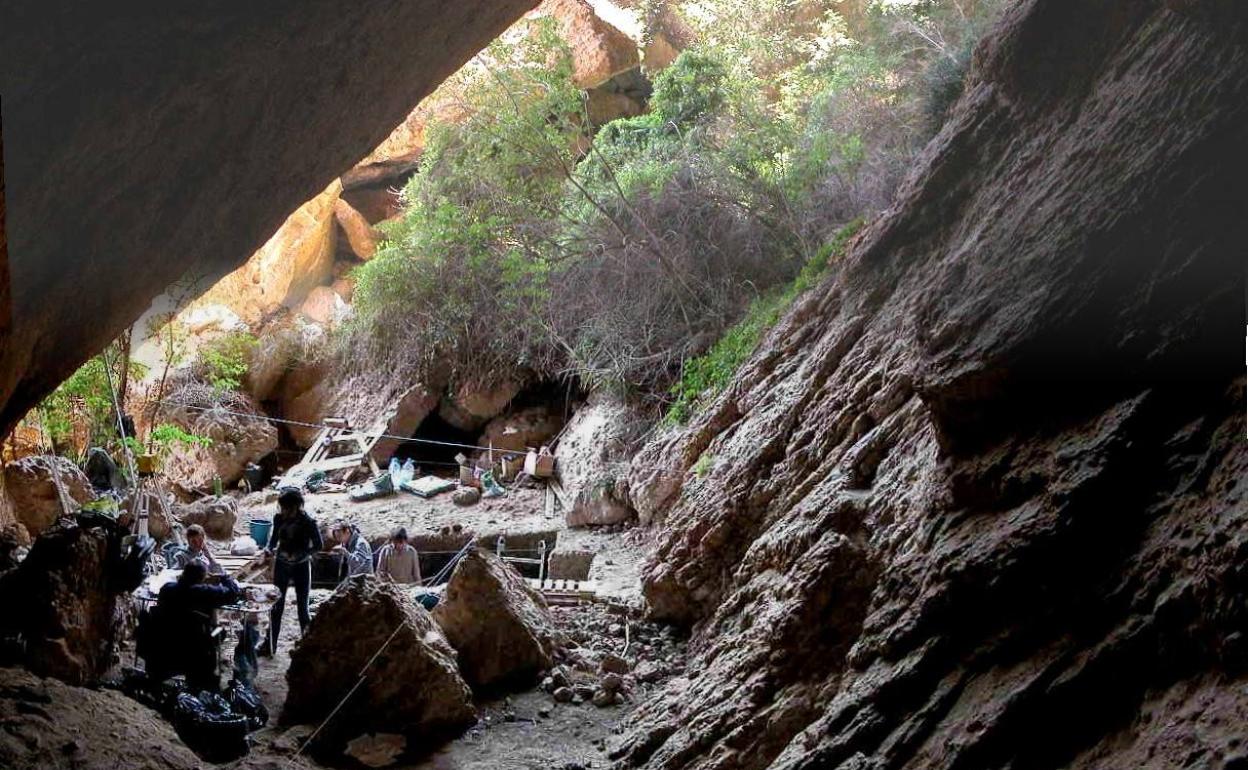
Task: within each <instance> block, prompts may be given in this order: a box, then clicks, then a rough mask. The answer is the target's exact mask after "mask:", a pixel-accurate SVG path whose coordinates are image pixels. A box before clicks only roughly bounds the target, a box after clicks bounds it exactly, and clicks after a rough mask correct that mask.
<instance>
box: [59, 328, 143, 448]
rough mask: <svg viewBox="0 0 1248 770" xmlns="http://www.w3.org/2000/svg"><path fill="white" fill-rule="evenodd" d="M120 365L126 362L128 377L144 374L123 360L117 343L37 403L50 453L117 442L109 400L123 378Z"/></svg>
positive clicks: (133, 363)
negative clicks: (78, 445)
mask: <svg viewBox="0 0 1248 770" xmlns="http://www.w3.org/2000/svg"><path fill="white" fill-rule="evenodd" d="M123 362H125V363H128V365H129V366H128V372H127V374H128V376H129V377H131V378H136V379H137V378H139V377H142V376H143V375H144V373H145V372H146V368H145V367H144V366H142V365H141V364H138V363H135V362H131V361H127V359H125V358H123V356H122V355H121V345H120V343H114V344H112V345H110V346H109V347H108V348H107V349H106V350H105V351H104V352H103V353H101V354H99V355H97V356H95V357H93V358H91V359H90V360H88V361H87V362H86V363H85V364H83V365H82V366H81V367H79V368H78V371H76V372H74V373H73V374H72V375H70V377H69V379H67V380H65V382H63V383H61V385H60V386H59V387H57V389H56V390H54V391H53V392H52V394H51V395H50V396H48V397H47V398H45V399H44V400H43V401H42V402H41V403H40V404H39V406H38V407H37V408H36V410H35V411H36V414H37V417H38V423H39V426H40V429H41V432H42V433H43V435H44V437H45V439H46V440H47V441H48V444H49V447H50V448H51V449H52V451H54V452H64V453H72V452H73V451H74V450H75V446H76V445H77V444H81V445H82V446H81V447H78V448H80V449H81V448H85V447H87V446H105V445H108V444H110V443H113V442H115V441H116V440H117V439H118V435H119V433H118V427H117V412H116V406H115V402H114V400H113V399H114V392H116V391H118V390H119V388H120V383H121V381H122V379H123V378H122V376H121V375H122V369H123V366H124V365H125V364H124V363H123ZM110 378H111V380H112V384H111V386H110V383H109V380H110ZM76 433H77V434H78V435H75V434H76ZM76 439H77V440H76Z"/></svg>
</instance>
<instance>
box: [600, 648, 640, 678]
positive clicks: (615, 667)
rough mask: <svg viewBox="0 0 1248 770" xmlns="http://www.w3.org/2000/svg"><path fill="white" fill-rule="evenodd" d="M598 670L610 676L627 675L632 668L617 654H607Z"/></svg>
mask: <svg viewBox="0 0 1248 770" xmlns="http://www.w3.org/2000/svg"><path fill="white" fill-rule="evenodd" d="M598 668H599V670H601V671H605V672H607V673H610V674H621V675H622V674H627V673H628V672H629V671H631V670H632V668H633V667H632V666H631V665H629V663H628V661H627V660H625V659H624V658H622V657H620V656H619V655H616V654H615V653H610V652H609V653H607V654H606V655H603V656H602V661H601V662H599V663H598Z"/></svg>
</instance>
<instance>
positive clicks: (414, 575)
mask: <svg viewBox="0 0 1248 770" xmlns="http://www.w3.org/2000/svg"><path fill="white" fill-rule="evenodd" d="M377 576H378V577H380V578H382V579H383V580H390V581H393V582H395V583H405V584H406V583H420V554H418V553H417V552H416V549H415V548H413V547H412V546H411V545H409V544H408V542H407V530H406V529H404V528H403V527H398V528H396V529H395V530H394V531H393V532H391V533H390V542H389V543H386V544H385V545H383V546H382V547H381V551H380V552H379V553H378V554H377Z"/></svg>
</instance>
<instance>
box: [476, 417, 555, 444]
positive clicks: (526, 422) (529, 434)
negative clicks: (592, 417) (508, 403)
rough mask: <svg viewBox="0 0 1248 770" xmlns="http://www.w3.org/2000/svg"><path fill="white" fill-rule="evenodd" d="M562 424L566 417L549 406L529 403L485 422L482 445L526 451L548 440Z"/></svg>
mask: <svg viewBox="0 0 1248 770" xmlns="http://www.w3.org/2000/svg"><path fill="white" fill-rule="evenodd" d="M562 427H563V416H562V415H560V414H559V413H558V412H556V411H555V410H553V409H551V408H550V407H547V406H530V407H528V408H525V409H521V410H519V411H517V412H512V413H511V414H505V415H502V416H501V417H495V418H494V419H493V420H490V421H489V422H488V423H486V426H485V430H484V431H483V432H482V434H481V440H480V442H478V443H480V445H481V446H491V445H493V447H494V448H495V449H500V450H504V451H511V452H523V451H524V450H525V449H526V448H528V447H537V446H539V445H541V444H543V443H545V442H547V441H549V440H550V439H551V438H552V437H553V436H554V435H555V434H556V433H558V432H559V429H560V428H562Z"/></svg>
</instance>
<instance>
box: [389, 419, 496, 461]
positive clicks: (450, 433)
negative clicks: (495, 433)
mask: <svg viewBox="0 0 1248 770" xmlns="http://www.w3.org/2000/svg"><path fill="white" fill-rule="evenodd" d="M479 436H480V433H479V432H478V431H471V430H463V429H462V428H457V427H456V426H454V425H451V424H450V423H448V422H447V421H446V420H445V419H443V418H442V416H441V415H439V414H438V413H437V412H434V413H433V414H430V415H429V416H428V417H426V418H425V419H424V420H422V421H421V423H420V427H419V428H417V429H416V432H415V433H413V434H412V436H411V438H413V439H417V440H415V441H405V442H403V443H402V444H400V445H399V448H398V449H397V450H396V451H395V453H394V457H396V458H398V459H399V461H400V462H403V461H406V460H408V459H411V460H413V461H414V462H415V463H416V466H417V467H418V468H419V469H420V472H421V473H429V474H434V475H437V476H455V475H457V474H458V472H459V471H458V469H459V463H457V462H455V456H456V455H458V454H464V455H471V454H472V453H473V451H474V450H473V449H470V448H469V447H475V446H476V445H477V438H478V437H479ZM426 442H428V443H426ZM432 442H439V443H432Z"/></svg>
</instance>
